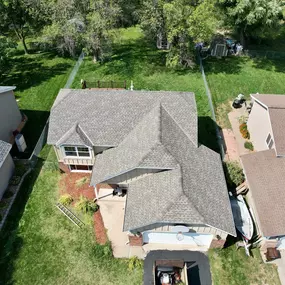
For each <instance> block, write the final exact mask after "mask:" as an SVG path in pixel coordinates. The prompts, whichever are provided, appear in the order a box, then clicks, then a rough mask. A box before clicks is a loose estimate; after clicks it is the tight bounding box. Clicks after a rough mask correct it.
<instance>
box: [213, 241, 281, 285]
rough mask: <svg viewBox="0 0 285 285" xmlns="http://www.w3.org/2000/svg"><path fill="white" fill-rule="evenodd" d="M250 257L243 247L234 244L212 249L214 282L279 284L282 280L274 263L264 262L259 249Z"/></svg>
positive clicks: (219, 284)
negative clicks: (220, 248)
mask: <svg viewBox="0 0 285 285" xmlns="http://www.w3.org/2000/svg"><path fill="white" fill-rule="evenodd" d="M252 255H253V256H252V257H248V256H246V254H245V251H244V250H243V249H238V250H236V246H235V245H232V246H230V247H228V248H225V249H222V250H218V249H211V250H210V251H209V258H210V264H211V273H212V280H213V284H215V285H240V284H249V285H278V284H280V280H279V277H278V273H277V268H276V266H275V265H273V264H265V263H263V262H262V259H261V256H260V252H259V249H257V248H255V249H253V250H252Z"/></svg>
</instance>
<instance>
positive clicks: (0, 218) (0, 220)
mask: <svg viewBox="0 0 285 285" xmlns="http://www.w3.org/2000/svg"><path fill="white" fill-rule="evenodd" d="M2 219H3V218H2V215H1V214H0V222H2Z"/></svg>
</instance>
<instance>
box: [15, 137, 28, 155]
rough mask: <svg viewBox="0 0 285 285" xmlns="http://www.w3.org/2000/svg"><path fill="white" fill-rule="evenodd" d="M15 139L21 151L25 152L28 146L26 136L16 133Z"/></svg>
mask: <svg viewBox="0 0 285 285" xmlns="http://www.w3.org/2000/svg"><path fill="white" fill-rule="evenodd" d="M15 141H16V144H17V147H18V150H19V152H24V151H25V150H26V148H27V144H26V141H25V138H24V136H23V135H22V134H18V135H16V137H15Z"/></svg>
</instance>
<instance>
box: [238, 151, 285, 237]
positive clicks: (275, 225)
mask: <svg viewBox="0 0 285 285" xmlns="http://www.w3.org/2000/svg"><path fill="white" fill-rule="evenodd" d="M241 160H242V164H243V167H244V171H245V174H246V178H247V182H248V184H249V188H250V191H251V193H252V196H253V200H254V205H255V208H256V212H257V216H258V219H259V224H260V229H261V231H262V233H263V235H264V236H278V235H285V207H284V205H285V195H284V190H285V186H284V185H285V158H283V157H276V154H275V151H274V150H273V149H270V150H265V151H259V152H256V153H252V154H247V155H243V156H241Z"/></svg>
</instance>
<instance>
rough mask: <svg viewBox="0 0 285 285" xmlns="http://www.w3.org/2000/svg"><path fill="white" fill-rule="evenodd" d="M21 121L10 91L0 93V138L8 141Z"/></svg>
mask: <svg viewBox="0 0 285 285" xmlns="http://www.w3.org/2000/svg"><path fill="white" fill-rule="evenodd" d="M21 121H22V115H21V113H20V110H19V108H18V105H17V102H16V99H15V96H14V93H13V92H12V91H8V92H4V93H1V94H0V122H1V124H0V140H3V141H5V142H9V140H10V137H11V135H12V133H13V131H14V130H16V129H17V127H18V125H19V124H20V123H21Z"/></svg>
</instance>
